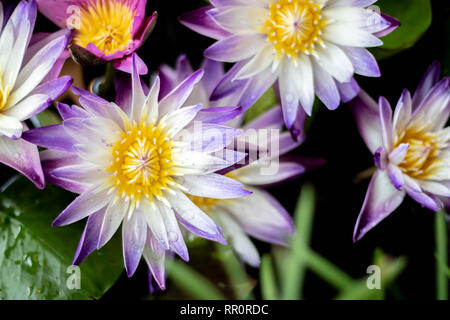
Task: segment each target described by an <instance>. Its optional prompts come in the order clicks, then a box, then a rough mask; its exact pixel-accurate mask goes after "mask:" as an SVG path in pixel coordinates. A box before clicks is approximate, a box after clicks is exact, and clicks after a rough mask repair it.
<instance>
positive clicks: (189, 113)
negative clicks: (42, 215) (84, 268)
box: [27, 56, 250, 288]
mask: <svg viewBox="0 0 450 320" xmlns="http://www.w3.org/2000/svg"><path fill="white" fill-rule="evenodd" d="M133 59H134V61H133V73H132V80H131V81H132V82H131V92H130V91H128V89H129V88H130V86H128V87H125V88H124V90H125V91H126V92H125V93H122V94H123V96H126V97H129V98H130V99H128V100H121V102H122V104H121V105H120V107H119V106H118V105H117V104H115V103H113V102H107V101H105V100H104V99H102V98H100V97H98V96H96V95H94V94H92V93H89V92H87V91H84V90H81V89H72V90H74V92H75V93H76V94H79V95H80V98H79V101H80V104H81V106H82V107H83V108H80V107H77V106H73V107H69V106H67V105H64V104H60V105H59V111H60V113H61V116H62V118H63V119H64V121H63V123H62V124H61V125H55V126H50V127H45V128H38V129H34V130H32V131H31V132H29V134H28V135H27V139H28V140H29V141H31V142H33V143H35V144H37V145H40V146H43V147H46V148H48V150H45V151H43V152H41V158H42V160H43V168H44V171H45V173H46V177H47V178H48V180H49V181H51V182H53V183H55V184H57V185H59V186H61V187H63V188H65V189H67V190H70V191H73V192H75V193H79V194H80V196H79V197H77V198H76V199H75V200H74V201H73V202H72V203H71V204H70V205H69V206H68V207H67V208H66V209H65V210H64V211H63V212H62V213H61V214H60V215H59V216H58V217H57V218H56V220H55V221H54V222H53V225H54V226H64V225H68V224H71V223H74V222H76V221H79V220H81V219H83V218H85V217H88V220H87V224H86V228H85V231H84V233H83V236H82V237H81V241H80V244H79V246H78V250H77V252H76V255H75V258H74V264H79V263H81V262H82V261H83V259H84V258H85V257H86V256H87V255H89V254H90V253H91V252H92V251H93V250H95V249H100V248H101V247H102V246H103V245H104V244H105V243H107V242H108V241H109V240H110V239H111V237H112V236H113V234H114V233H115V232H116V230H117V229H118V228H119V226H120V224H121V223H122V240H123V254H124V262H125V268H126V271H127V274H128V276H132V275H133V274H134V272H135V270H136V268H137V266H138V263H139V261H140V259H141V256H142V255H143V256H144V258H145V260H146V262H147V264H148V267H149V269H150V271H151V273H152V275H153V277H154V278H155V279H156V281H157V283H158V284H159V286H160V287H161V288H164V286H165V284H164V281H165V273H164V257H165V255H166V251H167V252H174V253H176V254H178V255H179V256H180V257H181V258H182V259H184V260H186V261H187V260H188V259H189V258H188V251H187V248H186V245H185V243H184V240H183V237H182V234H181V231H180V227H179V224H181V225H182V226H184V227H185V228H186V229H187V230H189V231H191V232H192V233H194V234H196V235H198V236H200V237H203V238H206V239H209V240H213V241H217V242H220V243H226V241H225V239H224V238H223V236H222V231H221V229H220V227H219V226H217V225H216V223H215V222H214V221H213V220H212V219H211V218H210V217H209V216H208V215H207V214H205V213H204V212H203V211H201V209H199V208H198V207H197V206H196V205H195V204H194V203H193V202H192V201H191V200H190V199H189V197H188V196H187V195H190V196H208V197H211V198H220V199H223V198H236V197H242V196H247V195H249V194H250V192H249V191H247V190H244V189H243V186H242V184H240V183H238V182H236V181H234V180H232V179H230V178H227V177H224V176H222V175H219V174H216V173H215V172H216V171H218V170H221V169H224V168H227V167H229V166H230V165H233V164H234V163H235V162H237V161H240V160H242V158H243V156H245V154H244V155H240V154H238V153H236V152H233V151H229V152H223V153H222V152H221V151H222V149H223V148H224V147H226V145H227V144H228V143H229V140H230V139H234V138H235V136H236V135H238V134H240V132H238V130H235V129H233V128H229V127H225V126H220V125H214V124H208V125H206V124H205V126H202V124H203V123H202V122H200V121H198V120H195V119H196V117H197V115H198V113H199V111H200V110H201V109H202V107H203V106H202V105H200V104H196V105H193V106H186V107H183V108H180V107H181V106H183V105H184V103H185V101H186V100H187V99H188V98H189V96H190V93H191V92H192V89H193V87H194V86H195V84H197V83H198V82H199V81H200V79H201V78H202V75H203V71H202V70H199V71H197V72H194V73H193V74H191V75H190V76H189V77H187V78H186V79H185V80H184V81H183V82H182V83H181V84H180V85H179V86H177V87H176V88H174V89H173V90H172V91H171V92H170V93H169V94H168V95H167V96H166V97H165V98H163V99H162V100H160V101H159V100H158V96H159V91H160V80H159V78H156V80H155V81H154V83H153V86H152V87H151V89H150V90H149V93H148V94H145V93H144V90H143V87H142V85H141V82H140V79H139V76H138V72H137V63H136V58H135V56H134V58H133ZM119 90H121V88H120V87H119ZM194 120H195V121H194ZM211 128H214V129H215V130H216V131H220V132H221V133H222V134H223V137H224V139H220V141H219V140H218V141H216V143H215V144H214V145H213V146H212V145H211V144H209V143H208V142H209V141H203V140H202V139H203V138H205V139H206V138H207V136H204V135H203V132H202V131H201V130H207V129H211ZM199 130H200V131H201V132H198V131H199ZM194 138H195V139H197V140H194ZM189 141H194V142H195V143H194V144H192V143H189ZM205 146H207V148H206V147H205ZM221 154H223V156H219V155H221Z"/></svg>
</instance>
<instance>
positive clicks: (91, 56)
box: [37, 0, 156, 74]
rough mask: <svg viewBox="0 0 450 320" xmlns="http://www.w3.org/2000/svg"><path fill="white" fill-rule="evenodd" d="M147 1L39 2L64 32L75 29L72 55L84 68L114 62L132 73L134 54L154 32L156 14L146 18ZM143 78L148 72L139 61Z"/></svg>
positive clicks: (47, 15) (65, 0) (51, 0)
mask: <svg viewBox="0 0 450 320" xmlns="http://www.w3.org/2000/svg"><path fill="white" fill-rule="evenodd" d="M146 3H147V1H145V0H115V1H107V0H62V1H60V0H58V1H56V0H37V4H38V8H39V11H40V12H41V13H42V14H44V15H45V16H46V17H47V18H49V19H50V20H51V21H53V22H54V23H56V24H57V25H58V26H60V27H61V28H66V27H67V28H70V29H75V32H74V35H73V39H72V44H71V46H70V50H71V53H72V55H73V57H74V58H75V60H77V61H79V62H80V63H82V64H99V63H102V62H113V64H114V67H115V68H116V69H118V70H121V71H124V72H127V73H131V72H132V56H131V54H132V53H133V52H135V51H136V50H138V49H139V47H140V46H141V45H142V43H143V42H144V41H145V39H146V38H147V37H148V35H149V33H150V32H151V30H152V28H153V26H154V24H155V22H156V13H154V14H153V15H152V16H151V17H145V6H146ZM137 65H138V72H139V74H146V73H147V72H148V69H147V66H146V64H145V63H144V61H142V60H141V59H140V58H139V57H137Z"/></svg>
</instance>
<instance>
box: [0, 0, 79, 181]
mask: <svg viewBox="0 0 450 320" xmlns="http://www.w3.org/2000/svg"><path fill="white" fill-rule="evenodd" d="M36 13H37V10H36V4H35V3H34V1H30V2H25V1H21V2H20V3H19V4H18V5H17V7H16V8H15V9H14V11H13V12H12V14H11V16H10V18H9V19H8V21H7V22H6V24H5V25H4V26H3V29H2V25H3V23H0V162H2V163H4V164H6V165H8V166H10V167H12V168H14V169H16V170H18V171H19V172H21V173H22V174H24V175H25V176H26V177H27V178H29V179H30V180H31V181H33V182H34V184H35V185H36V186H37V187H39V188H43V187H44V185H45V180H44V174H43V172H42V167H41V163H40V160H39V154H38V150H37V147H36V146H35V145H32V144H31V143H29V142H27V141H25V140H23V139H22V138H21V137H22V133H23V131H25V130H27V127H26V125H25V123H24V122H23V121H25V120H27V119H29V118H31V117H32V116H34V115H36V114H38V113H39V112H41V111H42V110H44V109H45V108H47V107H48V106H49V105H50V104H51V103H52V101H53V100H54V99H56V98H57V97H58V96H59V95H61V94H62V93H63V92H64V91H66V90H67V89H68V88H69V87H70V85H71V81H72V80H71V78H70V77H62V78H59V79H55V77H54V75H57V73H58V72H53V71H54V69H55V65H56V62H57V61H58V59H59V57H60V55H61V54H62V52H63V51H64V49H65V48H66V46H67V43H68V37H69V35H68V33H67V32H66V31H64V32H57V33H54V34H51V35H48V36H46V37H41V38H40V39H36V38H33V39H32V33H33V29H34V23H35V20H36ZM3 17H4V14H3V7H2V4H1V3H0V21H2V20H3ZM56 69H58V68H57V67H56Z"/></svg>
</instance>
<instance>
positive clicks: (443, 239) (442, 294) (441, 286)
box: [435, 211, 448, 300]
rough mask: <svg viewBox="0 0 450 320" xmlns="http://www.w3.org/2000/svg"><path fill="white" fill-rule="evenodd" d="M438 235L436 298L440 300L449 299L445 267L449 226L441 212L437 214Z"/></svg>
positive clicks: (436, 230)
mask: <svg viewBox="0 0 450 320" xmlns="http://www.w3.org/2000/svg"><path fill="white" fill-rule="evenodd" d="M435 234H436V254H437V261H436V297H437V299H438V300H447V299H448V278H447V270H446V268H445V267H444V266H446V265H448V263H447V261H448V257H447V225H446V223H445V213H444V211H440V212H438V213H437V214H436V221H435Z"/></svg>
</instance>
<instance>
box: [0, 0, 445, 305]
mask: <svg viewBox="0 0 450 320" xmlns="http://www.w3.org/2000/svg"><path fill="white" fill-rule="evenodd" d="M448 3H449V1H446V0H443V1H436V0H433V1H432V5H433V22H432V26H431V28H430V29H429V30H428V31H427V32H426V34H425V35H424V36H423V37H422V38H421V40H420V41H419V42H418V43H417V44H416V45H415V46H414V47H412V48H410V49H408V50H406V51H404V52H402V53H401V54H398V55H396V56H394V57H392V58H389V59H386V60H384V61H381V62H380V63H379V64H380V68H381V72H382V77H381V78H363V77H357V80H358V82H359V84H360V86H361V87H362V88H364V89H365V90H366V91H367V92H368V93H369V94H370V95H371V96H372V97H374V98H378V96H380V95H383V96H385V97H386V98H387V99H388V100H389V101H390V102H391V104H392V105H395V104H396V102H397V100H398V98H399V96H400V94H401V92H402V90H403V89H404V88H408V89H409V90H410V91H411V92H413V91H414V90H415V88H416V87H417V85H418V83H419V81H420V79H421V77H422V75H423V73H424V72H425V70H426V69H427V67H428V66H429V65H430V64H431V63H432V62H433V61H434V60H442V59H443V57H444V55H445V54H447V55H448V54H449V53H448V52H447V53H445V49H446V47H448V39H449V34H448V32H446V31H445V30H446V27H447V28H448V24H449V22H448V19H449V17H450V9H449V4H448ZM201 5H203V3H202V1H184V0H177V1H168V0H166V1H161V0H153V1H148V4H147V10H148V13H149V14H150V13H151V12H152V11H155V10H156V11H158V13H159V19H158V23H157V25H156V28H155V30H154V32H153V33H152V35H151V36H150V38H149V39H148V41H147V43H146V44H145V45H144V46H143V47H142V48H141V49H140V50H139V55H140V56H141V57H142V58H143V59H144V61H145V62H146V63H147V64H148V66H149V69H150V70H151V71H154V70H155V69H156V68H157V67H158V66H159V65H160V64H162V63H167V64H170V65H173V64H174V62H175V60H176V58H177V56H178V55H179V54H181V53H186V54H187V55H188V57H189V59H190V60H191V62H192V64H193V65H194V66H198V65H199V64H200V62H201V60H202V52H203V50H204V49H206V48H207V47H208V46H209V45H210V44H212V43H213V41H212V40H211V39H208V38H205V37H203V36H201V35H199V34H197V33H195V32H193V31H190V30H189V29H187V28H185V27H183V26H182V25H180V24H179V23H178V22H177V17H178V16H179V15H180V14H181V13H184V12H186V11H190V10H193V9H195V8H196V7H198V6H201ZM446 24H447V26H446ZM35 30H36V31H53V30H57V28H56V27H55V26H53V25H52V24H51V23H50V22H49V21H47V20H46V19H45V18H43V17H42V16H39V17H38V20H37V23H36V29H35ZM447 30H448V29H447ZM447 68H448V66H447ZM447 71H448V70H447ZM102 72H103V69H102V68H101V67H95V68H90V69H86V71H85V77H86V80H87V81H89V80H90V79H92V78H93V77H95V76H97V75H99V74H101V73H102ZM447 74H448V73H447ZM293 153H294V154H298V155H302V156H314V157H324V158H326V159H327V160H328V163H327V164H326V165H325V166H324V167H322V168H319V169H317V170H315V171H313V172H310V173H307V174H305V175H304V176H303V177H301V178H299V179H297V180H294V181H291V182H288V183H285V184H283V185H280V186H277V187H274V188H272V189H270V191H271V192H272V194H274V195H275V196H276V197H277V198H278V199H279V200H280V202H281V203H282V204H283V205H284V206H285V207H286V209H287V210H288V211H289V212H293V211H294V208H295V204H296V201H297V198H298V195H299V192H300V188H301V186H302V184H304V183H305V182H311V183H312V184H313V185H314V186H315V188H316V191H317V208H316V212H315V221H314V230H313V232H312V244H311V245H312V248H313V249H314V250H316V251H317V252H319V253H320V254H322V255H323V256H325V257H326V258H327V259H329V260H330V261H332V262H333V263H335V264H336V265H337V266H339V267H340V268H342V269H343V270H345V271H346V272H348V273H349V274H350V275H352V276H353V277H355V278H358V277H362V276H363V275H364V274H365V271H366V268H367V266H369V265H370V264H372V263H371V262H372V258H373V253H374V250H375V248H378V247H379V248H382V249H383V251H384V252H386V253H387V254H389V255H392V256H406V257H407V259H408V265H407V268H406V269H405V271H404V272H403V273H402V275H401V276H400V277H399V278H398V280H397V281H396V283H395V284H394V285H392V288H391V290H389V292H388V298H395V299H403V298H406V299H411V298H413V299H415V298H420V299H434V298H435V258H434V214H433V213H432V212H430V211H428V210H426V209H423V208H421V207H420V206H419V205H418V204H417V203H415V202H414V201H412V200H410V199H406V201H405V202H404V203H403V204H402V205H401V207H400V208H399V209H398V210H396V211H395V212H394V213H393V214H392V215H391V216H389V217H388V218H387V219H385V220H384V221H383V222H381V223H380V224H379V225H378V226H377V227H376V228H375V229H373V230H372V231H370V232H369V233H368V234H367V235H366V236H365V237H364V238H363V239H362V240H361V241H359V242H358V243H356V244H354V243H353V242H352V234H353V228H354V225H355V222H356V218H357V215H358V213H359V210H360V208H361V205H362V203H363V200H364V195H365V192H366V189H367V185H368V180H367V181H362V182H359V183H356V182H355V177H356V175H357V174H358V173H359V172H361V171H363V170H365V169H367V168H369V167H371V166H372V165H373V160H372V155H371V153H370V152H369V150H368V149H367V148H366V146H365V145H364V143H363V141H362V139H361V137H360V135H359V133H358V131H357V129H356V126H355V123H354V119H353V117H352V114H351V112H350V110H349V108H348V106H347V105H341V106H340V107H339V108H338V110H336V111H327V110H325V108H322V109H320V110H319V112H318V114H317V115H316V117H315V119H314V121H313V123H312V126H311V128H310V131H309V133H308V139H307V140H306V142H305V143H304V145H302V146H300V147H299V148H298V149H297V150H295V151H294V152H293ZM12 174H14V171H13V170H12V169H9V168H7V167H5V166H1V170H0V179H1V180H3V181H4V180H5V179H7V178H8V177H9V176H10V175H12ZM1 180H0V181H1ZM257 244H258V248H259V249H260V252H261V253H263V252H268V251H269V250H270V246H269V245H267V244H264V243H261V242H257ZM248 272H249V274H250V275H252V276H253V277H254V278H258V270H257V269H252V268H248ZM168 285H169V289H170V285H171V284H170V282H169V284H168ZM146 286H147V274H146V270H145V267H144V264H143V263H142V264H141V266H140V268H139V270H138V272H137V273H136V275H135V276H134V277H133V278H132V279H128V278H127V277H126V276H125V275H122V277H121V278H120V280H119V281H118V282H117V283H116V284H115V286H114V287H113V288H112V289H111V290H110V291H109V292H108V293H107V294H106V295H105V297H104V298H106V299H108V298H142V297H144V296H145V295H146V293H147V290H146V288H147V287H146ZM258 291H259V290H258V288H257V290H255V292H258ZM335 294H336V292H335V291H334V290H333V289H331V288H330V287H329V286H328V285H327V284H325V283H324V282H323V281H322V280H321V279H319V278H317V277H316V276H314V275H313V274H312V273H308V274H307V277H306V283H305V290H304V297H305V298H314V299H328V298H332V297H334V295H335Z"/></svg>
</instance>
